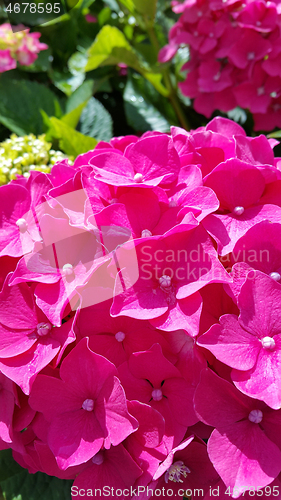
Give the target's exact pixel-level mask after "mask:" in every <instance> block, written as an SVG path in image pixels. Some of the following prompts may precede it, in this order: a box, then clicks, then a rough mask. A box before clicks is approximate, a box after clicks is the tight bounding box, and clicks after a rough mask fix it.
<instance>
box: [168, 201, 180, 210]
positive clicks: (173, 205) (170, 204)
mask: <svg viewBox="0 0 281 500" xmlns="http://www.w3.org/2000/svg"><path fill="white" fill-rule="evenodd" d="M177 206H178V204H177V202H176V200H170V201H169V208H175V207H177Z"/></svg>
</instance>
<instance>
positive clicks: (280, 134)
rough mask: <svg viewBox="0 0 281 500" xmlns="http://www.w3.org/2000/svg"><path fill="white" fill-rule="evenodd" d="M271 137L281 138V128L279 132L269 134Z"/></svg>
mask: <svg viewBox="0 0 281 500" xmlns="http://www.w3.org/2000/svg"><path fill="white" fill-rule="evenodd" d="M267 137H268V138H269V139H270V138H273V139H280V137H281V130H277V132H272V134H268V136H267Z"/></svg>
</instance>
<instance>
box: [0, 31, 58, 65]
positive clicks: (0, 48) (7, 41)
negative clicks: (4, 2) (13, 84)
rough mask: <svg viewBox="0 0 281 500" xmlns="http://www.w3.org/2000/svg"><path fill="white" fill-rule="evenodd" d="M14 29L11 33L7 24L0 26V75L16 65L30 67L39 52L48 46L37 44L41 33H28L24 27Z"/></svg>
mask: <svg viewBox="0 0 281 500" xmlns="http://www.w3.org/2000/svg"><path fill="white" fill-rule="evenodd" d="M16 28H17V29H16V30H14V31H13V29H12V26H11V25H10V24H9V23H4V24H1V26H0V73H4V72H5V71H9V70H10V69H15V68H16V67H17V63H19V64H20V65H22V66H30V65H31V64H33V63H34V61H36V59H37V57H38V54H39V52H40V51H41V50H46V49H47V48H48V45H46V44H45V43H42V42H39V38H40V36H41V33H38V32H33V33H30V29H29V28H25V27H24V26H18V27H16ZM18 29H20V30H19V31H18Z"/></svg>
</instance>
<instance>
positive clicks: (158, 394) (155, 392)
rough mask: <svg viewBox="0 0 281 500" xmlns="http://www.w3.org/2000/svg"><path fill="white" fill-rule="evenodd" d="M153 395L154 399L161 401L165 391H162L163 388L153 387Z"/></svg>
mask: <svg viewBox="0 0 281 500" xmlns="http://www.w3.org/2000/svg"><path fill="white" fill-rule="evenodd" d="M151 397H152V399H153V400H154V401H161V399H162V397H163V393H162V391H161V389H153V391H152V393H151Z"/></svg>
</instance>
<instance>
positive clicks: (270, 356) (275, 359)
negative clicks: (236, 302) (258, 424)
mask: <svg viewBox="0 0 281 500" xmlns="http://www.w3.org/2000/svg"><path fill="white" fill-rule="evenodd" d="M274 341H275V350H274V351H273V352H270V351H267V350H266V349H262V348H261V349H260V352H259V356H258V359H257V363H256V365H255V366H254V368H253V369H252V370H249V371H247V372H240V371H238V370H233V371H232V373H231V378H232V380H233V382H234V383H235V385H236V387H237V388H238V389H239V390H240V391H242V392H243V393H244V394H247V395H248V396H250V397H251V398H256V399H260V400H262V401H264V402H265V403H266V404H267V405H268V406H270V407H271V408H274V409H275V410H278V409H279V408H281V387H280V382H279V375H280V371H281V334H279V335H275V336H274Z"/></svg>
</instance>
